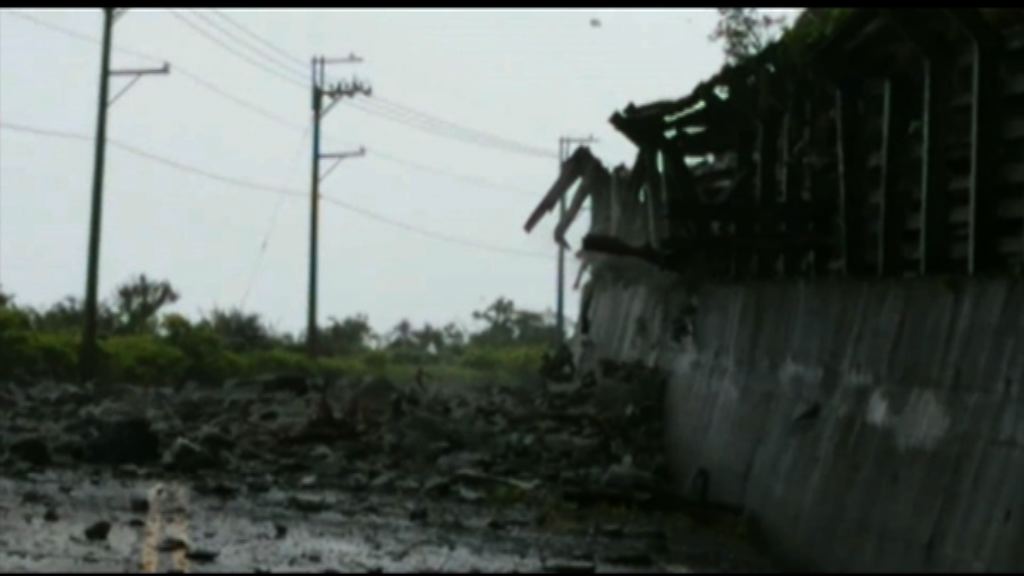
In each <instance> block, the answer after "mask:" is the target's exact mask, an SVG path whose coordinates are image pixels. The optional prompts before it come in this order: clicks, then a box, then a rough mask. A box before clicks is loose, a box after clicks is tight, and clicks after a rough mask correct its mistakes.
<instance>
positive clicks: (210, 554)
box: [185, 548, 220, 564]
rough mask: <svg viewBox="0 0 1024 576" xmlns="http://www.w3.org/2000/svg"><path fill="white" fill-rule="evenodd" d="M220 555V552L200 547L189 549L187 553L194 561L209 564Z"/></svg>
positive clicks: (186, 555)
mask: <svg viewBox="0 0 1024 576" xmlns="http://www.w3.org/2000/svg"><path fill="white" fill-rule="evenodd" d="M218 555H220V552H217V551H215V550H204V549H202V548H200V549H197V550H189V551H188V553H187V554H185V557H186V558H188V559H189V560H192V561H193V562H198V563H199V564H208V563H210V562H213V561H214V560H216V559H217V556H218Z"/></svg>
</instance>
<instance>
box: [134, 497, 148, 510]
mask: <svg viewBox="0 0 1024 576" xmlns="http://www.w3.org/2000/svg"><path fill="white" fill-rule="evenodd" d="M130 506H131V510H132V512H134V513H136V514H145V513H146V512H149V498H146V497H145V496H132V499H131V503H130Z"/></svg>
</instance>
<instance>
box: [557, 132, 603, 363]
mask: <svg viewBox="0 0 1024 576" xmlns="http://www.w3.org/2000/svg"><path fill="white" fill-rule="evenodd" d="M592 142H597V139H596V138H594V137H593V136H587V137H586V138H573V137H571V136H562V137H561V138H559V139H558V171H559V172H561V171H562V165H563V164H565V161H566V160H568V159H569V156H571V155H572V154H571V152H570V150H571V148H572V146H573V145H581V144H590V143H592ZM563 218H565V194H563V195H562V197H561V198H560V199H559V201H558V220H559V222H561V221H562V219H563ZM555 310H556V312H555V313H556V323H557V327H558V341H559V343H561V342H564V341H565V246H563V245H561V244H559V245H558V297H557V300H556V304H555Z"/></svg>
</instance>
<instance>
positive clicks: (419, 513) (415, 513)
mask: <svg viewBox="0 0 1024 576" xmlns="http://www.w3.org/2000/svg"><path fill="white" fill-rule="evenodd" d="M426 519H427V509H426V507H425V506H417V507H415V508H413V509H412V511H411V512H409V520H411V521H413V522H424V521H426Z"/></svg>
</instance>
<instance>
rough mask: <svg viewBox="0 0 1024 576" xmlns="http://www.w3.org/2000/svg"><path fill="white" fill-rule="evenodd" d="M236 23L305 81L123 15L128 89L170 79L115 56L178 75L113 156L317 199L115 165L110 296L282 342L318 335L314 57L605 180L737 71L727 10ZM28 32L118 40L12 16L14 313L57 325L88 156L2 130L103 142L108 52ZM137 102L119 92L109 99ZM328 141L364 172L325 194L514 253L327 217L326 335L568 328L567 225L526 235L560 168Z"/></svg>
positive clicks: (346, 172)
mask: <svg viewBox="0 0 1024 576" xmlns="http://www.w3.org/2000/svg"><path fill="white" fill-rule="evenodd" d="M224 12H225V13H226V14H227V15H228V17H229V19H231V20H234V21H235V22H237V23H239V24H241V25H242V26H243V27H245V28H248V29H249V30H250V31H252V32H254V33H255V34H256V35H258V36H260V37H261V38H263V39H264V40H265V41H267V42H269V43H271V44H273V45H274V46H276V47H277V48H279V49H280V50H281V51H282V52H284V53H287V54H288V55H289V56H290V59H289V60H284V56H281V55H279V54H278V53H277V52H274V51H272V50H271V49H270V48H269V47H267V45H266V44H263V43H259V42H257V41H255V40H252V39H251V37H250V36H247V35H245V34H244V33H243V32H242V31H241V30H240V29H238V28H234V27H232V26H231V24H230V23H229V22H227V20H225V19H222V18H219V17H216V16H215V15H213V14H212V13H210V12H204V14H205V16H206V17H205V19H203V18H200V17H197V16H196V15H194V14H192V13H190V12H188V11H186V12H185V13H184V18H186V19H188V20H190V21H191V22H192V24H193V26H196V27H200V28H202V29H203V30H205V31H206V33H207V34H208V35H210V36H213V37H214V38H217V39H218V40H220V42H222V43H223V44H225V45H227V46H228V47H231V48H233V49H234V50H236V51H238V52H241V53H243V54H248V55H249V59H250V60H251V61H255V62H258V63H262V66H264V67H268V66H273V65H271V64H268V63H267V62H268V60H269V59H270V58H271V55H273V57H274V58H277V59H278V60H279V61H280V62H281V64H280V66H278V67H272V68H271V69H274V70H279V75H273V74H271V73H270V72H268V71H266V70H264V69H263V68H261V67H257V66H255V65H254V64H253V63H252V62H251V61H247V60H245V59H243V58H242V57H240V56H238V55H236V54H233V53H232V52H229V51H228V50H227V49H226V48H224V47H223V46H221V45H219V44H217V43H215V42H214V41H213V40H211V39H209V38H207V37H206V36H204V35H203V34H201V33H200V32H198V31H196V30H195V29H193V28H192V27H190V26H189V25H188V24H186V23H185V22H183V21H182V20H181V19H179V18H176V17H175V16H174V15H173V14H172V13H171V12H169V11H166V10H133V11H129V12H128V13H126V14H125V15H124V16H123V17H122V18H120V19H119V20H118V21H117V24H116V25H115V27H114V47H115V52H113V55H112V66H113V67H114V68H115V69H116V68H140V67H142V68H148V67H153V66H158V65H159V61H150V60H144V59H142V58H140V57H138V56H133V55H131V54H126V53H125V52H118V51H116V49H118V48H120V49H125V50H129V51H137V52H142V53H145V54H150V55H153V56H156V57H158V58H160V59H162V60H166V61H168V62H170V64H171V73H170V75H167V76H146V77H143V78H142V79H141V80H140V81H139V82H138V83H137V84H135V85H134V86H133V87H132V88H131V90H129V91H128V92H126V93H125V94H124V95H123V96H122V97H121V98H120V99H119V100H118V101H117V102H116V103H115V104H114V105H113V106H112V107H111V108H110V111H109V116H108V137H109V138H110V139H111V141H112V142H113V141H117V142H119V143H124V144H127V145H130V146H133V147H135V148H137V149H139V150H142V151H144V152H145V153H150V154H154V155H157V156H159V157H161V158H164V159H167V160H171V161H174V162H177V163H179V164H180V165H185V166H187V167H190V168H192V167H194V168H199V169H202V170H205V171H207V172H211V173H215V174H219V175H223V176H226V177H230V178H235V179H240V180H244V181H247V182H251V183H254V184H258V185H260V186H264V187H277V188H281V189H284V190H285V191H288V190H294V191H296V192H298V193H300V194H301V193H306V194H307V195H306V196H301V195H300V196H286V195H282V194H277V193H274V192H273V191H270V190H267V189H264V188H244V187H240V186H235V185H232V184H229V183H226V182H223V181H218V180H212V179H209V178H206V177H204V176H201V175H198V174H194V173H189V172H185V171H182V170H179V169H176V168H174V167H171V166H168V165H166V164H161V163H158V162H154V161H152V160H149V159H146V158H144V157H141V156H139V155H136V154H131V153H129V152H127V151H125V150H123V149H120V148H117V147H115V146H113V145H111V146H110V147H108V149H107V161H106V182H105V187H104V189H105V191H104V194H105V196H104V212H103V237H102V257H101V266H100V293H101V295H103V296H108V295H109V294H110V293H111V292H112V290H113V289H114V287H115V286H116V285H117V284H119V283H120V282H122V281H124V280H125V279H127V278H129V277H130V276H132V275H134V274H137V273H145V274H147V275H150V276H154V277H158V278H164V279H168V280H170V281H171V282H172V284H173V285H174V286H175V287H176V288H177V289H178V290H179V292H180V293H181V295H182V298H181V300H180V301H179V302H178V304H177V305H176V306H175V310H177V311H179V312H182V313H184V314H186V315H189V316H193V317H195V316H197V315H198V314H200V313H202V312H204V311H208V310H209V309H211V308H212V307H214V306H221V307H233V306H242V305H244V307H245V308H246V309H247V310H250V311H255V312H258V313H260V314H262V315H263V316H264V317H265V318H266V319H267V320H268V321H270V322H271V323H273V324H274V325H276V327H277V328H279V329H284V330H290V331H297V330H300V329H302V328H303V327H304V326H305V315H306V292H307V273H308V272H307V266H308V237H309V199H308V190H309V184H310V178H311V173H310V171H311V167H310V158H311V156H310V154H311V152H310V148H311V144H310V133H309V131H308V127H309V126H310V114H311V111H310V103H311V97H310V91H309V87H308V83H309V79H308V78H309V64H308V62H309V58H310V57H311V56H313V55H318V54H325V55H328V56H344V55H348V54H349V53H352V52H354V53H356V54H357V55H359V56H361V57H362V58H364V62H363V63H362V64H358V65H351V64H348V65H339V66H335V67H333V68H331V69H330V73H331V74H330V76H331V77H333V78H334V79H349V78H351V76H352V75H353V74H355V75H356V76H357V77H358V78H359V79H361V80H363V81H365V82H367V83H369V84H370V85H372V87H373V96H375V97H380V98H382V99H386V101H387V102H396V103H399V104H401V105H404V106H406V107H409V108H413V109H415V110H418V111H420V112H423V113H427V114H430V115H431V116H435V117H438V118H441V119H444V120H447V121H450V122H453V123H456V124H458V125H460V126H464V127H466V128H472V129H474V130H478V131H483V132H486V133H488V134H493V135H494V136H496V137H500V138H504V139H507V140H512V141H515V142H521V143H523V145H524V146H529V147H531V148H533V149H540V150H545V151H550V153H552V154H553V153H555V152H556V151H557V142H558V138H559V136H561V135H563V134H571V135H585V134H593V135H594V136H596V137H597V138H598V139H599V143H598V144H596V145H594V146H593V149H594V151H595V153H596V154H597V155H598V156H599V157H600V158H601V159H602V160H603V161H604V162H605V163H606V164H608V165H612V164H618V163H620V162H627V163H628V162H630V161H631V160H632V158H633V156H634V154H635V150H634V148H633V146H632V145H631V144H630V143H629V142H628V141H627V140H626V139H625V138H624V137H622V136H621V135H619V134H618V133H617V132H615V131H614V129H612V127H611V125H610V124H609V123H608V118H609V117H610V116H611V114H612V113H613V112H614V111H615V110H618V109H621V108H623V107H624V106H625V105H626V104H628V103H629V102H631V101H632V102H636V103H643V102H647V101H650V100H656V99H662V98H676V97H680V96H682V95H684V94H685V93H687V92H688V91H689V90H690V89H691V88H693V86H694V85H695V84H697V83H698V82H699V81H701V80H702V79H704V78H706V77H708V76H709V75H711V74H712V73H714V71H715V70H717V69H718V68H719V67H720V66H721V64H722V61H723V57H722V53H721V47H720V46H718V45H716V44H713V43H711V42H709V41H708V34H709V33H710V31H711V30H712V28H713V27H714V24H715V22H716V19H717V14H716V13H715V11H714V10H696V9H693V10H673V11H667V10H648V11H626V10H561V11H551V10H543V11H542V10H531V11H525V10H521V11H500V10H359V11H353V10H330V11H328V10H324V11H310V10H302V11H286V10H277V11H256V10H237V11H235V10H226V11H224ZM788 12H792V11H788ZM23 15H27V16H29V17H31V18H34V19H36V20H39V21H43V22H45V23H49V24H52V25H56V26H59V27H61V28H65V29H68V30H71V31H74V32H76V33H78V34H80V35H84V36H88V37H91V38H94V39H99V38H100V35H101V32H102V28H101V19H102V16H101V13H100V11H99V10H58V11H41V10H40V11H11V10H0V123H3V124H5V125H7V126H8V127H6V128H2V129H0V285H2V287H3V289H4V291H6V292H13V293H14V294H15V296H16V298H17V301H18V302H20V303H23V304H30V305H48V304H50V303H53V302H54V301H56V300H58V299H60V298H63V297H65V296H68V295H74V296H76V297H81V296H82V295H83V293H84V286H85V256H86V245H87V237H88V222H89V202H90V193H91V192H90V191H91V182H92V165H93V146H92V143H91V142H90V141H83V140H77V139H73V138H54V137H44V136H40V135H35V134H28V133H24V132H20V131H15V130H12V129H11V128H10V126H12V125H15V126H30V127H33V128H42V129H46V130H55V131H60V132H70V133H75V134H82V135H86V136H91V135H92V134H94V132H95V127H96V104H97V94H98V73H99V57H100V47H99V44H98V43H94V42H90V41H88V40H82V39H76V38H73V37H70V36H69V35H66V34H62V33H60V32H57V31H54V30H52V29H49V28H46V27H43V26H40V25H39V24H38V23H36V22H33V21H30V20H28V19H26V18H25V17H23ZM593 19H597V20H598V21H599V26H594V25H593V24H594V23H593V22H592V20H593ZM215 24H216V25H219V26H220V27H221V29H220V30H218V29H217V28H216V27H214V25H215ZM225 31H226V32H225ZM228 33H230V34H231V35H228ZM243 41H245V42H247V43H249V46H252V47H258V48H260V49H262V50H263V52H264V56H263V57H260V56H256V55H253V54H252V52H249V51H248V50H247V48H246V47H245V44H242V42H243ZM282 68H290V70H291V71H288V70H284V69H282ZM126 82H127V80H126V79H124V78H123V77H122V78H113V79H112V81H111V95H113V94H114V93H116V92H117V91H118V90H119V89H120V88H121V87H122V86H124V84H125V83H126ZM215 90H219V91H220V92H221V93H218V92H216V91H215ZM224 93H226V94H228V96H225V95H224ZM231 98H234V100H232V99H231ZM239 101H242V102H244V103H246V104H248V105H254V106H256V107H258V108H259V109H260V110H263V111H265V112H269V113H270V114H272V115H273V116H272V117H268V116H267V115H264V114H262V113H260V112H257V111H254V110H252V109H251V108H247V107H245V106H243V105H242V104H240V103H239ZM356 102H359V100H358V99H357V100H356ZM359 105H360V106H366V104H359ZM373 106H375V107H379V106H380V104H374V105H373ZM378 109H379V108H378ZM406 122H408V119H407V117H406ZM322 130H323V135H324V136H323V142H324V151H325V152H332V151H345V150H349V149H351V148H353V147H358V146H360V145H363V146H365V147H366V149H367V155H366V156H365V157H362V158H355V159H350V160H346V161H344V162H343V163H342V164H341V165H340V166H338V168H337V169H336V170H334V171H333V172H332V173H331V174H330V175H329V176H328V177H327V178H326V179H325V180H324V184H323V185H322V193H323V194H324V195H326V196H330V197H332V198H336V199H338V200H340V201H342V202H346V203H348V204H350V205H352V206H355V207H357V208H358V209H361V210H365V211H369V212H371V213H373V214H376V215H379V216H382V217H385V218H387V219H390V220H391V221H393V222H398V223H402V224H408V225H411V226H413V227H416V228H420V229H423V230H426V231H427V232H428V233H440V234H443V235H447V236H449V237H454V238H455V239H456V240H460V239H463V240H466V241H468V242H471V243H476V244H482V245H485V246H490V247H496V248H500V249H502V250H505V249H508V250H512V251H514V252H515V253H509V252H503V251H492V250H486V249H482V248H478V247H475V246H467V245H463V244H458V243H453V242H447V241H443V240H441V239H438V238H434V237H428V236H425V235H423V234H420V233H417V232H414V231H411V230H408V229H405V228H402V227H399V226H396V225H394V224H389V223H386V222H381V221H379V220H374V219H372V218H371V217H368V216H367V215H366V214H364V213H359V212H353V211H351V210H349V209H346V208H344V207H341V206H338V205H335V204H330V203H327V202H324V203H323V204H322V208H321V220H320V283H319V286H320V303H319V309H320V314H319V316H320V319H321V322H323V321H325V320H326V319H327V318H328V317H330V316H335V317H339V318H340V317H344V316H348V315H351V314H355V313H365V314H367V315H368V316H369V317H370V321H371V323H372V324H373V325H374V327H375V328H377V329H387V328H390V327H391V326H393V325H394V324H395V323H396V322H398V321H399V320H400V319H402V318H409V319H411V320H412V321H414V322H416V323H420V322H424V321H428V322H432V323H445V322H448V321H451V320H457V321H462V322H463V324H464V325H466V326H469V325H470V323H469V317H470V313H471V311H472V310H475V309H479V308H481V307H483V306H485V305H486V304H487V303H489V302H491V301H493V300H494V299H495V298H496V297H498V296H501V295H504V296H507V297H509V298H512V299H513V300H514V301H515V302H516V304H517V305H519V306H522V307H526V308H530V309H537V310H542V309H553V307H554V300H555V269H556V268H555V261H556V260H555V253H556V252H555V246H554V244H553V241H552V237H551V233H552V230H553V225H554V220H553V219H552V218H551V217H548V218H547V219H546V220H545V221H543V222H542V224H541V225H540V226H538V228H537V229H535V230H534V232H533V234H531V235H526V234H525V233H524V231H523V229H522V225H523V222H524V221H525V219H526V217H527V216H528V215H529V213H530V211H531V210H532V209H533V207H534V206H535V204H536V202H537V201H538V200H539V199H540V197H541V196H542V194H543V193H544V192H545V191H546V189H547V188H548V186H550V184H551V183H552V182H553V180H554V177H555V175H556V172H557V161H556V159H554V158H550V157H546V156H542V155H536V154H530V153H521V152H518V151H510V150H507V149H494V148H492V147H486V146H483V145H481V144H478V143H472V142H466V141H465V138H463V139H459V140H453V139H451V138H446V137H440V136H438V135H435V134H433V133H427V132H424V131H422V130H417V129H416V128H413V127H410V126H408V125H407V124H406V123H398V122H395V121H394V120H391V119H386V118H382V117H380V115H379V114H378V115H373V114H370V113H368V112H366V111H365V110H363V109H358V108H356V107H354V106H353V105H352V104H350V103H349V102H348V101H345V102H344V103H342V104H339V105H338V106H337V107H336V108H335V109H333V110H332V111H331V112H330V114H329V115H328V116H327V117H326V119H325V120H324V122H323V128H322ZM441 130H442V131H444V132H445V133H447V134H451V133H452V129H450V128H442V129H441ZM324 168H325V169H326V165H325V166H324ZM481 181H483V182H481ZM585 227H586V222H585V221H584V220H583V219H581V220H580V221H579V222H577V224H576V225H575V226H574V227H573V230H572V234H571V235H570V240H571V242H572V244H573V246H574V247H577V246H578V243H579V238H580V236H581V234H582V233H583V232H584V230H585ZM265 240H266V244H265V250H261V247H262V246H263V245H264V241H265ZM567 270H568V274H567V276H568V287H567V314H568V315H569V316H570V317H575V316H576V307H577V305H578V292H576V291H573V290H572V288H571V283H572V281H573V280H574V279H575V275H576V271H577V270H578V265H577V263H576V262H575V259H574V258H572V257H571V255H570V257H569V258H568V264H567ZM247 292H248V293H247Z"/></svg>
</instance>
